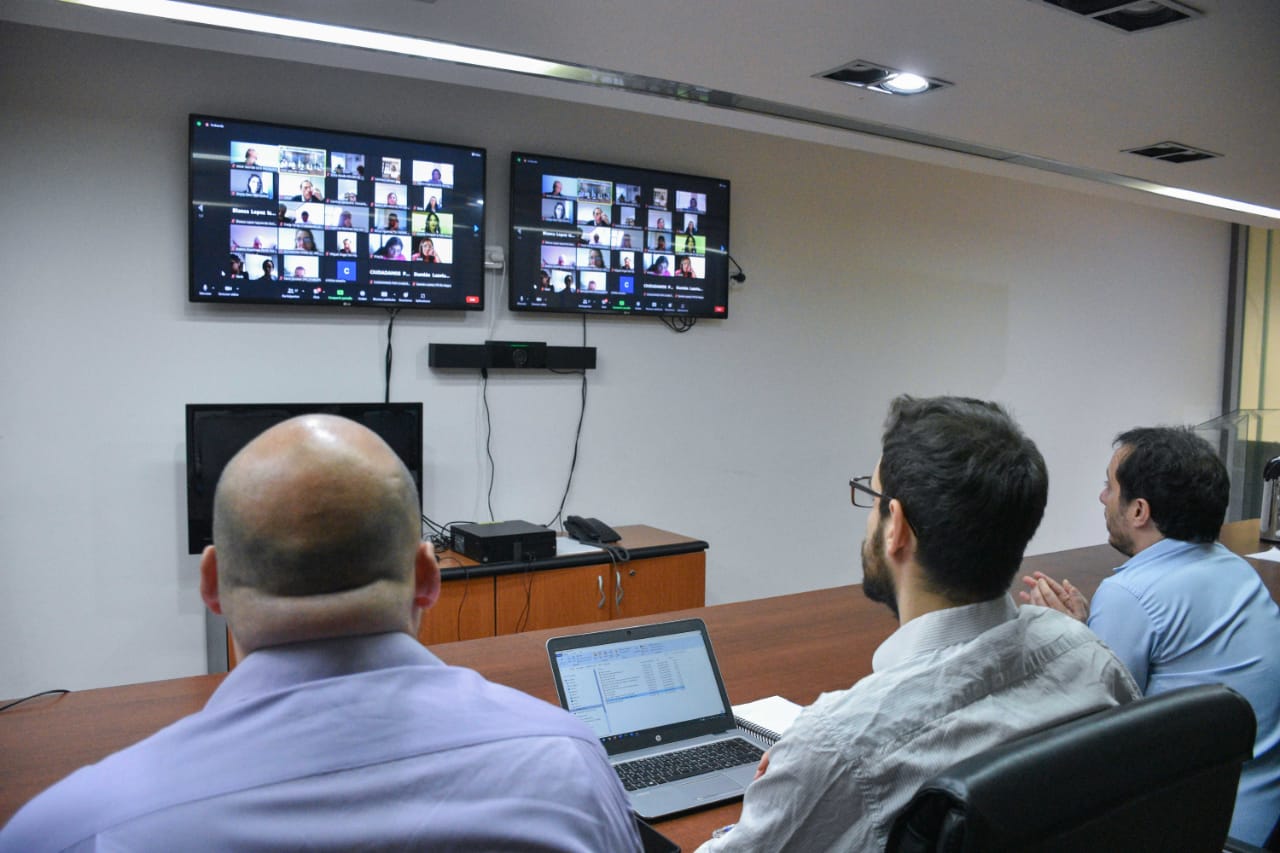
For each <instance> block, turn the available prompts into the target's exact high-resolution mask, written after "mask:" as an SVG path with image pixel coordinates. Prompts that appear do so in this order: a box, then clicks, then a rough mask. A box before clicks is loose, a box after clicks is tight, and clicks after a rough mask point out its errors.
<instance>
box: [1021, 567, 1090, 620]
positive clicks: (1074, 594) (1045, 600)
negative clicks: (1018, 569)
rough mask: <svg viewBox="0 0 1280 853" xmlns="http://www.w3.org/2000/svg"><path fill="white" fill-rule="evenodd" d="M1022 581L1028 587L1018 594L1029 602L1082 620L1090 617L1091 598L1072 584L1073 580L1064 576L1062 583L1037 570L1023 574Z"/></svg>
mask: <svg viewBox="0 0 1280 853" xmlns="http://www.w3.org/2000/svg"><path fill="white" fill-rule="evenodd" d="M1022 582H1023V583H1025V584H1026V585H1027V587H1028V589H1024V590H1023V591H1022V592H1020V593H1018V596H1019V597H1020V598H1021V599H1022V600H1023V601H1025V602H1026V603H1027V604H1038V605H1040V606H1041V607H1050V608H1052V609H1054V610H1057V611H1058V612H1059V613H1065V614H1067V615H1068V616H1070V617H1072V618H1073V619H1079V620H1080V621H1081V622H1084V621H1085V620H1087V619H1088V618H1089V599H1087V598H1085V597H1084V593H1082V592H1081V591H1080V590H1078V589H1076V588H1075V587H1074V586H1072V585H1071V581H1069V580H1066V579H1065V578H1064V579H1063V581H1062V583H1058V582H1057V581H1056V580H1054V579H1053V578H1051V577H1049V576H1048V575H1046V574H1045V573H1044V572H1035V573H1034V574H1032V575H1029V576H1028V575H1023V576H1022Z"/></svg>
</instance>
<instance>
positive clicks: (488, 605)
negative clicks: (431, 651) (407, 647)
mask: <svg viewBox="0 0 1280 853" xmlns="http://www.w3.org/2000/svg"><path fill="white" fill-rule="evenodd" d="M493 582H494V578H492V577H475V576H470V577H464V578H461V579H459V580H450V581H445V582H444V583H442V584H441V585H440V598H439V599H438V600H437V601H436V605H435V607H432V608H431V609H430V610H428V611H427V612H426V613H424V614H422V623H421V624H420V625H419V626H418V640H419V641H420V642H421V643H422V644H423V645H424V646H430V645H434V644H435V643H452V642H454V641H455V640H476V639H479V638H480V637H492V636H493V635H494V633H495V631H494V627H493V617H494V609H493Z"/></svg>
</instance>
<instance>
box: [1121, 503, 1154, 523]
mask: <svg viewBox="0 0 1280 853" xmlns="http://www.w3.org/2000/svg"><path fill="white" fill-rule="evenodd" d="M1124 514H1125V515H1127V516H1128V517H1129V523H1130V525H1132V526H1133V527H1137V528H1141V527H1146V526H1147V525H1149V524H1152V520H1151V504H1149V503H1147V499H1146V498H1134V499H1133V500H1131V501H1129V505H1128V506H1127V507H1125V508H1124Z"/></svg>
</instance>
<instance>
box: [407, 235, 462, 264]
mask: <svg viewBox="0 0 1280 853" xmlns="http://www.w3.org/2000/svg"><path fill="white" fill-rule="evenodd" d="M413 239H414V243H413V245H414V249H415V251H414V253H413V258H412V260H415V261H420V262H422V263H425V264H451V263H453V240H451V239H449V238H448V237H414V238H413Z"/></svg>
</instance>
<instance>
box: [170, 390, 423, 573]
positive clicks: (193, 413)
mask: <svg viewBox="0 0 1280 853" xmlns="http://www.w3.org/2000/svg"><path fill="white" fill-rule="evenodd" d="M273 409H274V410H281V411H282V412H283V416H282V417H280V418H279V419H278V420H277V421H275V422H274V423H280V422H283V421H286V420H288V419H289V418H292V417H297V416H298V415H307V414H316V413H321V414H335V415H340V416H342V417H346V418H349V419H350V420H354V421H356V423H361V424H364V425H365V426H369V424H368V423H367V422H365V421H362V420H361V419H360V418H358V417H351V414H350V413H353V412H354V413H359V412H367V411H370V410H376V409H381V410H396V411H407V412H411V413H413V414H414V416H415V417H416V419H417V433H418V435H417V441H416V442H415V443H414V446H413V447H412V448H407V449H408V450H411V451H416V453H411V454H410V458H408V459H406V458H405V455H404V454H403V453H401V452H400V448H397V447H394V446H393V447H392V450H394V451H395V452H396V455H397V456H399V457H400V459H401V461H403V462H404V463H405V467H406V468H408V469H409V474H410V476H412V477H413V481H414V485H415V486H416V487H417V490H418V511H419V514H421V511H422V480H423V458H424V452H423V444H422V439H423V404H422V403H420V402H419V403H187V404H186V411H185V435H186V445H185V455H186V475H187V479H186V488H187V551H188V553H190V554H199V553H200V552H201V551H203V550H204V547H205V546H206V545H211V544H213V496H214V490H215V489H216V487H217V485H218V477H220V476H222V468H219V469H218V471H217V472H216V476H214V477H213V479H212V482H210V481H209V477H208V476H206V475H201V476H199V478H197V474H196V468H197V465H198V460H197V459H196V455H195V451H196V448H197V444H196V441H195V430H196V420H197V415H199V414H201V413H214V412H225V413H230V412H233V411H234V412H241V413H249V412H255V411H270V410H273ZM274 423H273V424H268V425H266V426H264V427H263V429H267V428H269V427H270V426H272V425H274ZM370 429H373V427H370ZM374 431H375V432H377V430H376V429H375V430H374ZM258 434H259V435H260V434H261V433H258ZM382 438H383V440H384V441H387V439H386V437H385V436H382ZM251 440H252V438H250V439H247V440H246V441H245V444H247V443H248V442H249V441H251ZM387 443H388V444H391V442H390V441H387ZM243 446H244V445H241V447H243ZM226 461H227V462H229V461H230V457H228V458H227V460H226ZM225 464H226V463H225V462H224V463H223V466H222V467H224V468H225ZM199 484H203V485H204V486H205V491H204V492H203V493H201V494H197V491H196V488H197V485H199Z"/></svg>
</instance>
